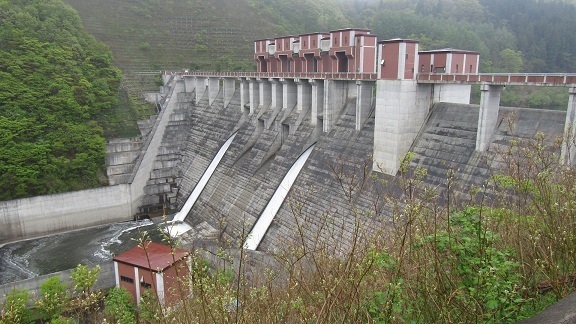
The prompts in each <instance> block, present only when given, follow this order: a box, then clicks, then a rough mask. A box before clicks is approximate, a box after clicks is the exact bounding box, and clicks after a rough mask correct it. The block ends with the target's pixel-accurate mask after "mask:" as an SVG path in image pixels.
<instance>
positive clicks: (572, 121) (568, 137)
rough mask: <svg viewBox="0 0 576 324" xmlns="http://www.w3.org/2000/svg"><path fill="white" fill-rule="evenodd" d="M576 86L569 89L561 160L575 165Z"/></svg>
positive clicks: (563, 162) (565, 163)
mask: <svg viewBox="0 0 576 324" xmlns="http://www.w3.org/2000/svg"><path fill="white" fill-rule="evenodd" d="M575 145H576V88H574V87H572V88H570V90H569V96H568V108H567V109H566V122H565V124H564V139H563V141H562V151H561V154H560V158H561V162H562V164H564V165H570V166H573V165H574V155H575V154H576V149H575Z"/></svg>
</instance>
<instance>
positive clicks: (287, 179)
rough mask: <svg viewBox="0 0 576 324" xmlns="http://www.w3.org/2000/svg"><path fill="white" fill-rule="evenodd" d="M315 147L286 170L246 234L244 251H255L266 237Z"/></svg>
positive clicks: (311, 147) (309, 149)
mask: <svg viewBox="0 0 576 324" xmlns="http://www.w3.org/2000/svg"><path fill="white" fill-rule="evenodd" d="M315 145H316V144H314V145H312V146H310V147H309V148H308V149H307V150H306V151H305V152H304V153H302V155H300V157H299V158H298V160H296V162H294V164H293V165H292V167H291V168H290V170H288V173H286V175H285V176H284V179H282V182H281V183H280V186H278V189H276V191H275V192H274V195H272V198H271V199H270V201H269V202H268V205H266V208H264V211H263V212H262V215H260V218H258V221H257V222H256V225H254V227H253V228H252V231H250V234H248V238H247V239H246V242H244V248H245V249H248V250H256V249H257V248H258V245H260V242H261V241H262V239H263V238H264V235H266V232H267V231H268V228H269V227H270V224H272V220H273V219H274V216H276V213H278V210H279V209H280V206H281V205H282V203H283V202H284V199H286V196H287V195H288V191H290V188H292V185H293V184H294V181H296V178H297V177H298V175H299V174H300V171H301V170H302V168H303V167H304V164H305V163H306V160H308V157H309V156H310V153H312V150H313V149H314V146H315Z"/></svg>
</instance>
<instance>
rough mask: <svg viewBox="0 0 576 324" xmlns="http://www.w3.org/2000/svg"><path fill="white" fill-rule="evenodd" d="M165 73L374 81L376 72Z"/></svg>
mask: <svg viewBox="0 0 576 324" xmlns="http://www.w3.org/2000/svg"><path fill="white" fill-rule="evenodd" d="M164 74H166V75H173V74H175V75H181V76H206V77H224V78H226V77H227V78H230V77H236V78H261V79H267V78H270V79H278V78H285V79H321V80H326V79H329V80H369V81H376V79H377V74H376V73H352V72H350V73H348V72H345V73H340V72H330V73H322V72H206V71H201V72H200V71H199V72H196V71H194V72H164Z"/></svg>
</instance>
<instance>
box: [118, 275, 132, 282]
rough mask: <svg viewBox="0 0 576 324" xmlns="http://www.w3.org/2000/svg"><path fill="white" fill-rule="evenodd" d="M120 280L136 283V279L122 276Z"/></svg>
mask: <svg viewBox="0 0 576 324" xmlns="http://www.w3.org/2000/svg"><path fill="white" fill-rule="evenodd" d="M120 280H121V281H124V282H127V283H134V279H132V278H128V277H124V276H120Z"/></svg>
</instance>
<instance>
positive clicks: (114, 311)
mask: <svg viewBox="0 0 576 324" xmlns="http://www.w3.org/2000/svg"><path fill="white" fill-rule="evenodd" d="M133 299H134V297H133V296H132V295H131V294H130V293H129V292H128V291H127V290H126V288H117V287H114V288H112V290H110V292H109V293H108V296H106V299H105V300H104V305H105V308H104V312H105V313H106V316H107V317H109V318H110V320H112V321H114V322H115V323H120V324H131V323H136V309H135V307H134V303H133Z"/></svg>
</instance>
